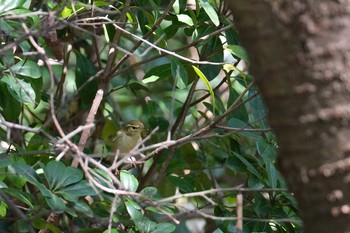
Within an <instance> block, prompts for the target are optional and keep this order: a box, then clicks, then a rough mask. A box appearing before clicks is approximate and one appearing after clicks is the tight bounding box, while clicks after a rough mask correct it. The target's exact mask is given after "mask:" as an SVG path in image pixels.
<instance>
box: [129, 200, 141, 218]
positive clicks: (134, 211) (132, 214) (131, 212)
mask: <svg viewBox="0 0 350 233" xmlns="http://www.w3.org/2000/svg"><path fill="white" fill-rule="evenodd" d="M125 206H126V210H127V211H128V214H129V215H130V217H131V218H132V219H133V220H134V221H138V220H140V219H142V217H143V216H142V213H141V211H140V210H139V209H136V208H135V205H134V204H133V203H132V202H130V199H128V200H126V201H125Z"/></svg>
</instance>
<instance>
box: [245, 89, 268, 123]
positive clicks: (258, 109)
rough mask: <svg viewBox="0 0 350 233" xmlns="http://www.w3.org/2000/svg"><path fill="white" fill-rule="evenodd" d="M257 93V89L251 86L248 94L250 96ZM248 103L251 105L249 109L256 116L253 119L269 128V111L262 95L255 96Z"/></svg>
mask: <svg viewBox="0 0 350 233" xmlns="http://www.w3.org/2000/svg"><path fill="white" fill-rule="evenodd" d="M255 93H256V90H255V89H254V88H251V90H250V91H249V93H248V95H249V97H250V96H252V95H254V94H255ZM247 104H248V106H249V110H250V111H251V112H252V114H253V116H254V119H252V121H253V122H255V123H257V124H259V125H260V127H261V128H263V129H266V128H269V127H270V124H269V121H268V117H267V114H268V111H267V108H266V106H265V103H264V100H263V98H262V97H261V96H260V95H258V96H255V97H254V98H253V99H251V100H250V101H249V102H248V103H247Z"/></svg>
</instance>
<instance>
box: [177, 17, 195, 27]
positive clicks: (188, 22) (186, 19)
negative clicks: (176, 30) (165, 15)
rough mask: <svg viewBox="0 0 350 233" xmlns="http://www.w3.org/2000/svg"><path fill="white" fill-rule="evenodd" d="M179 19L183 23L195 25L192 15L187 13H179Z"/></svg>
mask: <svg viewBox="0 0 350 233" xmlns="http://www.w3.org/2000/svg"><path fill="white" fill-rule="evenodd" d="M177 19H178V20H179V21H180V22H182V23H185V24H187V25H189V26H193V21H192V19H191V17H190V16H188V15H185V14H180V15H177Z"/></svg>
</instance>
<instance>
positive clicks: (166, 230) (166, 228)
mask: <svg viewBox="0 0 350 233" xmlns="http://www.w3.org/2000/svg"><path fill="white" fill-rule="evenodd" d="M175 229H176V226H175V225H174V224H171V223H167V222H161V223H158V224H157V226H156V228H155V229H154V230H153V231H152V233H170V232H173V231H175Z"/></svg>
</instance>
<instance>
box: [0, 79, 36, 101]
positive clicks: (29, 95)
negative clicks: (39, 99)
mask: <svg viewBox="0 0 350 233" xmlns="http://www.w3.org/2000/svg"><path fill="white" fill-rule="evenodd" d="M1 82H3V83H6V84H7V90H8V91H9V93H10V94H11V95H12V96H13V97H14V98H15V99H16V100H17V101H18V102H20V103H22V104H25V105H27V104H30V103H33V102H34V101H35V92H34V90H33V88H32V86H31V85H30V84H29V83H26V82H25V81H23V80H21V79H18V78H15V77H13V76H12V75H4V76H3V77H2V79H1Z"/></svg>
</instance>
